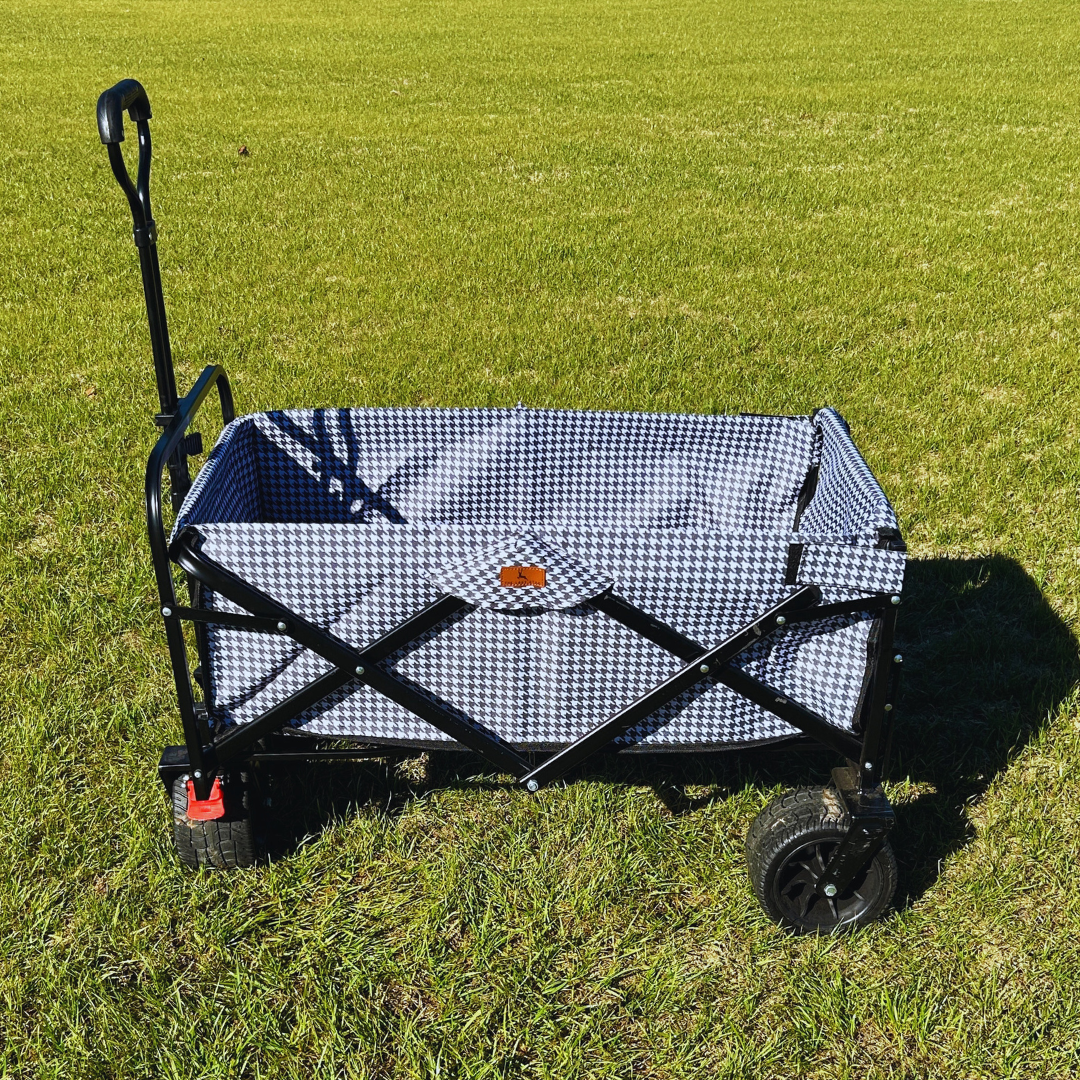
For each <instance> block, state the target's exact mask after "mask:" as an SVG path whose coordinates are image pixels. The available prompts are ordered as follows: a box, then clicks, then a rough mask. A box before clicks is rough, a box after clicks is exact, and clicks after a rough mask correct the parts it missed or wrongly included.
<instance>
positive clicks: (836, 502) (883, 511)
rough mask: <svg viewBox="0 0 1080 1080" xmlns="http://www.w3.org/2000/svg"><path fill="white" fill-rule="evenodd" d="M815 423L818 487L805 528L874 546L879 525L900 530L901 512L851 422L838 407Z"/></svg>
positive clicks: (821, 411) (824, 411)
mask: <svg viewBox="0 0 1080 1080" xmlns="http://www.w3.org/2000/svg"><path fill="white" fill-rule="evenodd" d="M813 422H814V424H815V425H816V426H817V428H818V430H819V431H820V432H821V449H820V455H821V456H820V462H819V472H818V483H817V491H816V493H815V495H814V498H813V500H812V501H811V502H810V504H809V506H807V508H806V511H805V512H804V514H803V516H802V520H801V522H800V525H799V527H800V529H801V530H802V531H803V532H806V533H810V534H812V535H826V536H840V537H845V538H847V539H848V540H856V539H857V540H864V541H866V542H868V543H870V544H873V543H874V542H875V541H876V540H877V538H878V530H879V529H896V528H898V525H897V521H896V514H895V512H894V511H893V508H892V507H891V506H890V505H889V500H888V499H887V498H886V497H885V492H883V491H882V490H881V485H880V484H879V483H878V482H877V480H876V479H874V474H873V473H872V472H871V471H870V468H869V466H868V465H867V464H866V462H865V461H864V460H863V457H862V454H860V453H859V451H858V449H857V448H856V446H855V444H854V443H853V442H852V441H851V432H850V431H849V430H848V426H847V421H846V420H844V418H843V417H842V416H841V415H840V414H839V413H838V412H837V411H836V410H835V409H819V410H818V411H817V412H816V413H815V414H814V417H813Z"/></svg>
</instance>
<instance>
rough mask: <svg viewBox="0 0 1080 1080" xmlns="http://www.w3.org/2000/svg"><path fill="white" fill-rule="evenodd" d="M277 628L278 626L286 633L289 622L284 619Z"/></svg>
mask: <svg viewBox="0 0 1080 1080" xmlns="http://www.w3.org/2000/svg"><path fill="white" fill-rule="evenodd" d="M277 628H278V630H280V631H281V632H282V633H283V634H284V633H285V631H286V630H288V629H289V624H288V623H287V622H284V621H282V622H279V623H278V624H277Z"/></svg>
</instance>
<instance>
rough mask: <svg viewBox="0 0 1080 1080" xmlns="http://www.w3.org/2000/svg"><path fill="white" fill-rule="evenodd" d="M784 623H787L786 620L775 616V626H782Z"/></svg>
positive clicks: (780, 616)
mask: <svg viewBox="0 0 1080 1080" xmlns="http://www.w3.org/2000/svg"><path fill="white" fill-rule="evenodd" d="M786 623H787V618H786V617H785V616H784V615H777V616H776V625H777V626H784V625H785V624H786Z"/></svg>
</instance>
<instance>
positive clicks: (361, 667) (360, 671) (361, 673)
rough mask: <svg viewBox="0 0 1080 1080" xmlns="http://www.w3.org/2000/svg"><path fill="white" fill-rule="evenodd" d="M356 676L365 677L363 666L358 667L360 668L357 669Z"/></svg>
mask: <svg viewBox="0 0 1080 1080" xmlns="http://www.w3.org/2000/svg"><path fill="white" fill-rule="evenodd" d="M356 674H357V675H363V674H364V668H363V665H361V666H360V667H358V668H357V669H356Z"/></svg>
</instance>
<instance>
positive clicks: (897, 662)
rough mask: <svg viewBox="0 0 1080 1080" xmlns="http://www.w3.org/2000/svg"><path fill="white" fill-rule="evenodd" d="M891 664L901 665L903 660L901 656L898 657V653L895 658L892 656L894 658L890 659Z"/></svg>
mask: <svg viewBox="0 0 1080 1080" xmlns="http://www.w3.org/2000/svg"><path fill="white" fill-rule="evenodd" d="M892 662H893V663H894V664H902V663H903V662H904V658H903V657H902V656H901V655H900V654H899V653H897V654H896V655H895V656H894V657H893V658H892Z"/></svg>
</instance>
